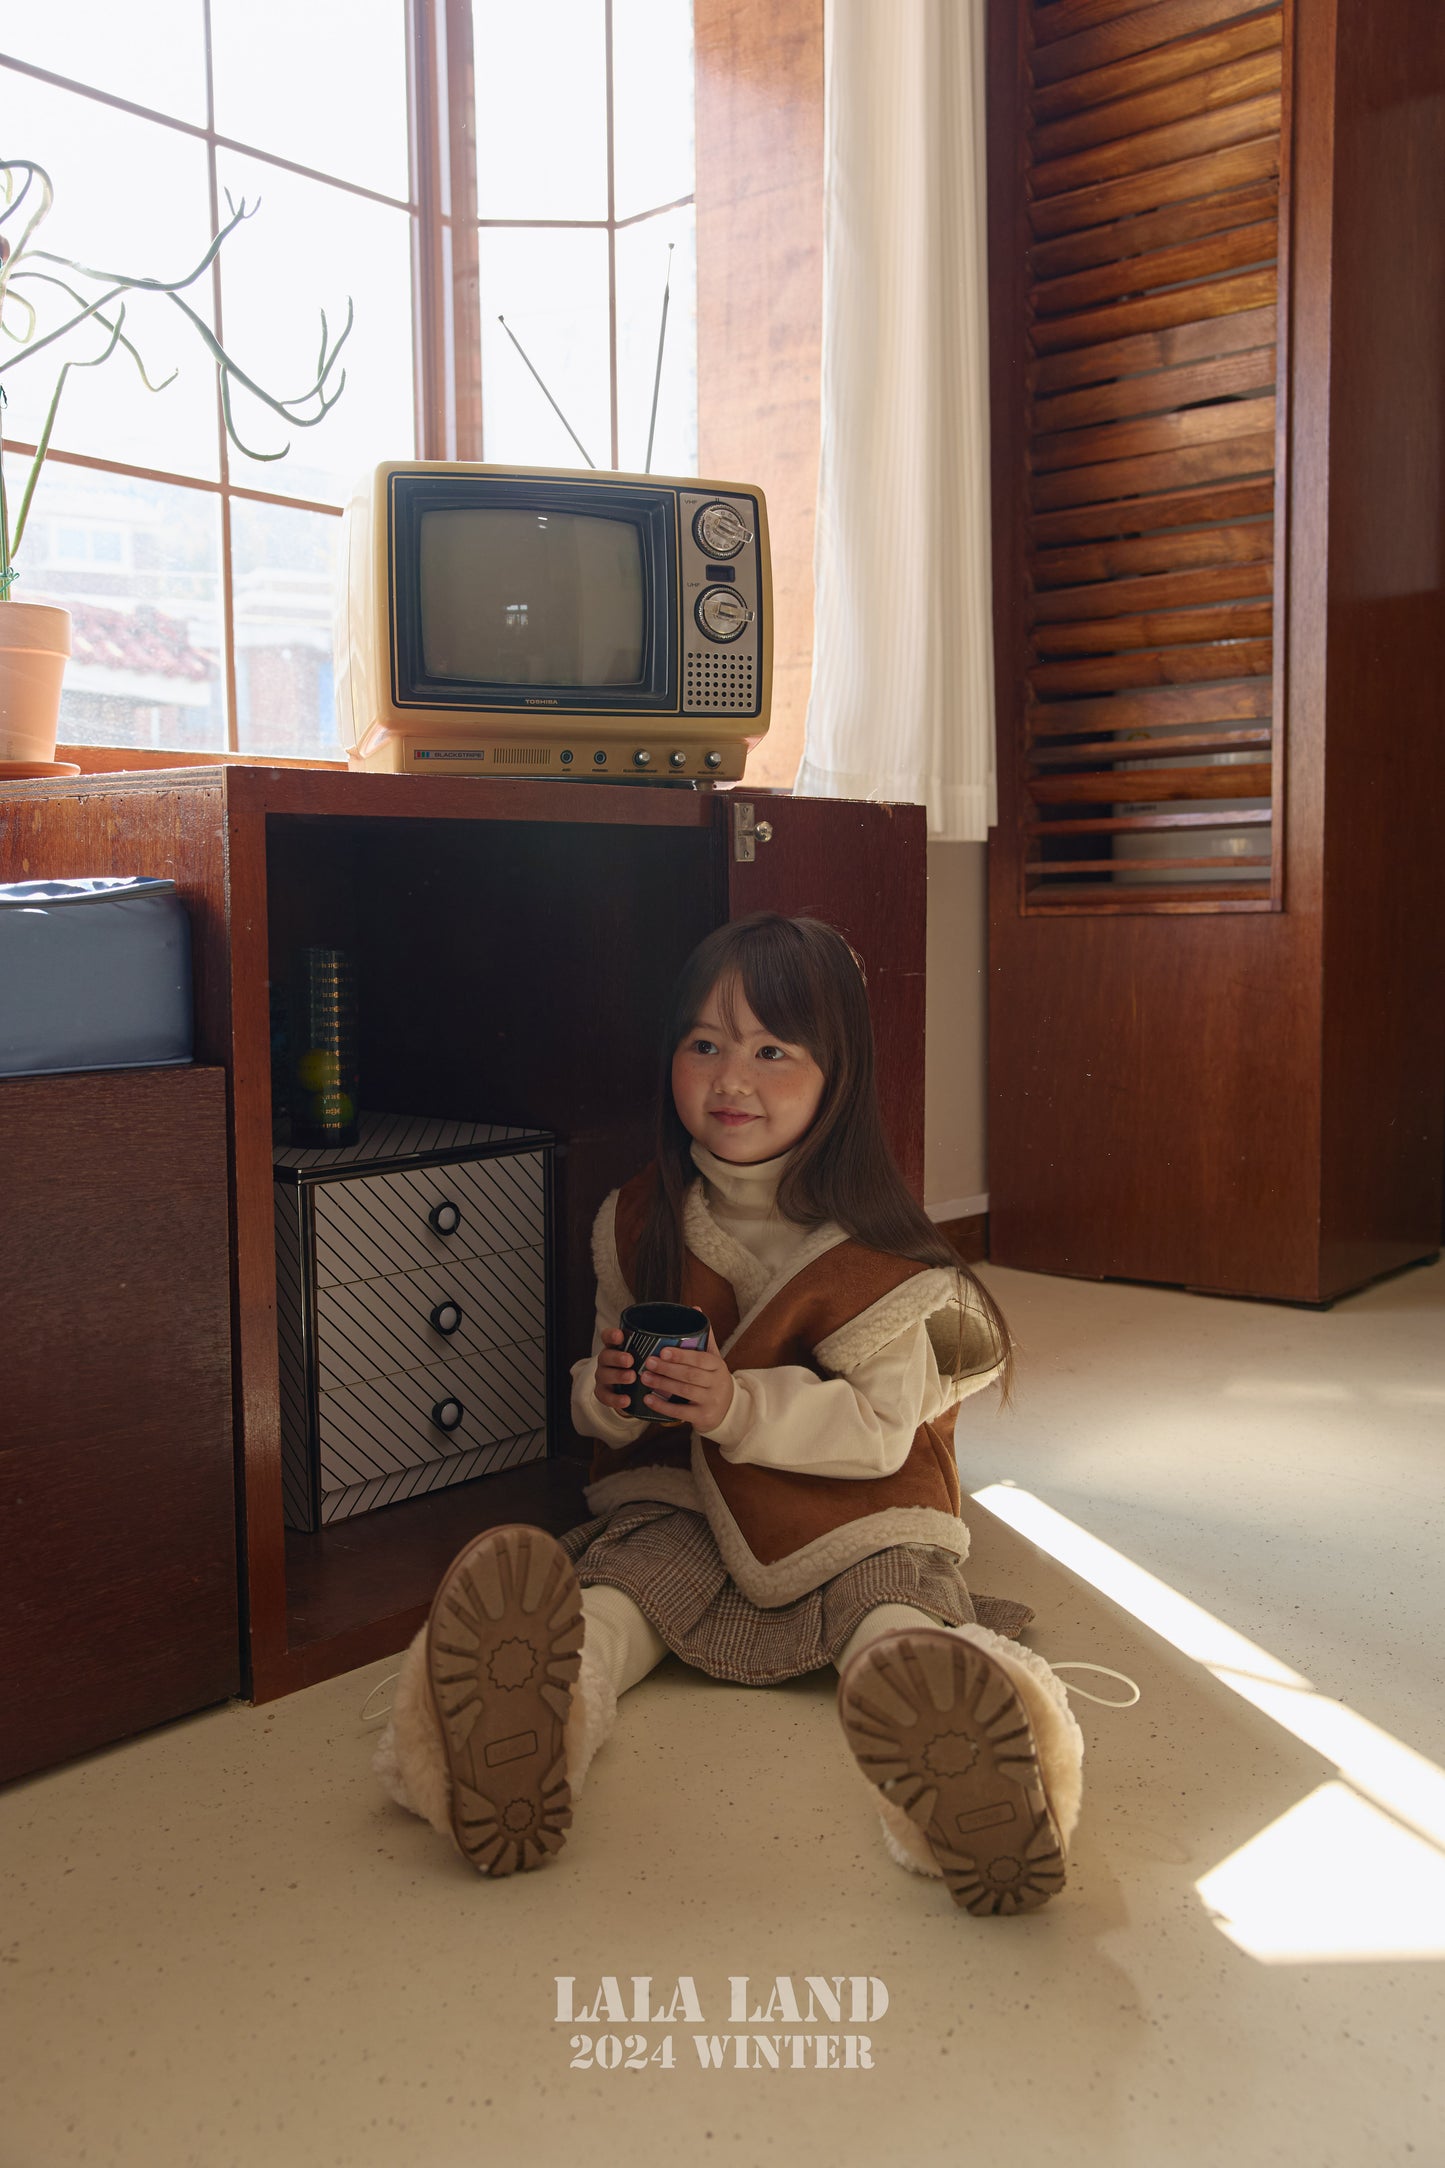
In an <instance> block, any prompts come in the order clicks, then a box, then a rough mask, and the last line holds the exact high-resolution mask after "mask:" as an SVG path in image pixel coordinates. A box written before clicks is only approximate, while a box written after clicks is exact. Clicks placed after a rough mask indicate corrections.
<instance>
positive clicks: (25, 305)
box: [0, 158, 354, 774]
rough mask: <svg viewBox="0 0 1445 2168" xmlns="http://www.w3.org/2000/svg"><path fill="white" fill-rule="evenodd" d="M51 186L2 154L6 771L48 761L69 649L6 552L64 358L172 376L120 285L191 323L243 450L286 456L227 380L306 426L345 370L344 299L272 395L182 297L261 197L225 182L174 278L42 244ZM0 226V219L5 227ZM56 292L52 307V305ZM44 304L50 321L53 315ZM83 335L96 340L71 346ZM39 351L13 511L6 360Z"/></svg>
mask: <svg viewBox="0 0 1445 2168" xmlns="http://www.w3.org/2000/svg"><path fill="white" fill-rule="evenodd" d="M54 194H55V192H54V188H53V187H52V184H51V180H50V176H49V174H48V173H47V172H46V170H45V168H44V167H43V166H41V165H38V164H36V162H35V161H34V160H33V159H30V158H12V159H0V767H8V768H9V770H10V772H11V773H12V774H13V773H14V771H15V766H16V765H18V764H25V765H28V766H34V767H37V768H44V767H46V766H48V765H50V764H51V763H52V762H53V759H54V754H55V740H56V734H57V730H58V727H59V718H60V694H61V685H62V680H63V677H64V672H65V663H66V658H67V657H68V655H69V653H70V612H69V611H68V610H64V609H59V608H56V607H55V606H53V605H51V604H49V603H42V602H25V601H17V600H16V599H15V596H14V593H13V589H14V586H15V582H16V580H17V578H18V576H19V575H18V573H17V570H16V557H17V554H18V552H19V550H20V546H21V543H22V541H23V539H24V535H25V523H26V520H27V519H28V518H29V515H30V508H31V505H32V503H33V502H34V498H35V485H36V483H37V481H38V480H39V478H40V470H41V468H42V467H43V465H44V463H45V455H46V453H47V452H48V451H49V449H50V439H51V436H52V434H53V432H54V428H55V417H56V414H57V412H58V411H59V407H60V399H61V394H62V393H63V391H64V390H65V384H66V379H67V378H68V376H69V375H70V372H71V370H72V369H97V368H100V367H101V366H102V365H103V364H104V363H106V362H108V361H109V360H111V358H112V357H113V356H114V355H116V354H118V353H124V354H127V355H129V357H130V359H131V360H132V361H133V362H134V363H135V366H136V368H137V369H138V370H139V371H140V377H141V382H142V383H143V384H144V385H145V387H146V389H147V391H155V392H159V391H164V390H165V388H166V385H167V384H170V383H173V382H174V380H175V373H176V372H175V371H172V373H171V375H170V376H168V377H164V378H162V380H161V381H160V383H158V384H157V383H152V381H151V378H150V375H149V373H148V371H147V369H146V365H145V362H144V359H143V358H142V356H141V354H140V352H139V350H138V348H137V347H136V346H135V344H134V342H133V341H132V340H131V339H130V338H129V337H128V336H127V335H126V330H125V316H126V303H125V296H126V295H127V294H130V293H138V292H144V293H152V294H163V295H164V296H165V297H166V298H167V300H169V301H171V302H173V303H174V304H175V306H176V307H177V308H178V309H179V310H180V311H181V313H182V315H183V316H185V318H186V319H187V321H188V322H189V323H190V324H191V325H192V326H193V327H194V329H195V332H196V335H197V337H198V338H199V339H200V341H201V343H202V345H203V346H204V347H205V348H206V350H207V352H208V353H209V355H210V357H211V359H212V361H213V362H214V363H215V365H216V368H217V370H218V372H219V375H220V386H221V413H222V418H223V420H224V422H225V427H226V434H227V435H228V436H229V438H230V439H231V442H232V443H233V444H234V445H235V446H236V447H237V449H238V450H239V451H242V452H244V453H246V455H247V456H248V457H249V458H251V459H284V458H285V456H286V453H287V452H288V451H289V450H290V445H289V443H287V444H283V445H282V447H281V449H280V450H279V451H275V452H262V451H257V450H255V449H254V448H253V447H252V446H250V445H248V444H246V443H244V442H243V441H242V439H241V437H240V436H239V434H238V433H237V429H236V424H235V419H234V416H233V413H232V387H233V385H235V384H240V385H243V386H244V387H245V389H246V390H247V391H248V392H250V393H252V394H253V396H254V397H255V398H257V399H259V400H260V401H261V403H262V404H263V405H264V406H267V407H269V408H270V409H271V411H272V412H273V413H274V414H279V415H280V416H281V417H282V418H283V420H285V421H286V422H288V423H290V424H291V425H292V426H294V427H296V428H300V429H314V428H315V426H316V424H317V423H318V422H319V421H321V420H323V419H324V417H325V416H326V415H327V414H328V413H329V412H330V410H331V408H332V407H333V406H334V405H335V404H336V401H337V400H338V399H339V398H340V396H341V393H342V390H343V389H344V387H345V384H346V371H345V370H344V369H343V370H342V371H341V372H340V374H339V375H337V376H335V378H334V381H333V374H334V372H335V369H336V362H337V357H338V355H339V354H340V352H341V349H342V347H343V346H344V345H345V344H346V340H347V338H348V336H349V335H350V332H351V326H352V320H353V314H354V312H353V309H352V304H351V302H350V301H349V300H348V302H347V305H346V322H345V324H344V326H343V327H342V329H341V331H340V332H339V333H338V334H337V336H336V337H335V338H334V339H333V338H332V337H331V335H330V332H329V330H328V327H327V322H326V312H325V310H324V309H323V310H322V312H321V353H320V359H319V361H318V364H317V371H316V377H315V381H314V382H313V383H312V384H311V386H310V388H309V389H308V390H306V391H304V392H302V393H301V395H300V396H299V397H298V398H294V399H276V398H273V397H272V395H271V394H270V392H268V391H266V390H264V389H263V388H262V386H261V385H260V384H258V383H256V381H255V380H254V378H252V377H250V376H248V375H247V374H246V372H245V370H244V369H242V368H241V367H240V366H239V365H238V364H237V363H236V362H235V361H234V360H233V359H232V357H231V356H230V354H228V353H227V351H226V349H225V348H224V347H223V346H222V345H221V343H220V341H219V340H218V339H217V338H216V336H215V334H214V333H213V332H212V330H211V328H210V326H209V324H207V323H206V322H205V320H204V318H203V317H201V316H200V315H198V314H197V312H196V310H195V309H193V308H192V307H191V305H190V303H189V302H188V301H187V300H186V299H185V295H186V292H187V289H188V288H190V287H192V286H194V285H195V283H196V281H197V279H199V278H200V277H201V276H202V274H203V273H204V272H206V271H208V270H209V269H210V266H211V265H212V263H213V262H214V261H215V259H216V256H217V255H218V253H219V252H220V250H221V248H222V247H223V246H224V244H225V242H226V241H227V239H228V238H229V237H230V235H231V234H233V233H234V232H235V230H236V228H237V226H239V225H240V223H241V221H242V219H245V218H250V217H253V216H254V214H255V212H256V211H257V210H258V209H259V208H260V206H259V204H252V205H250V206H249V207H248V205H247V203H246V201H245V199H244V197H243V198H242V199H241V201H240V202H239V203H237V202H236V201H235V200H234V198H233V197H232V196H231V195H230V194H229V193H228V194H227V197H226V204H227V208H228V209H229V211H230V214H231V215H230V217H229V219H228V220H227V221H226V223H225V225H224V226H222V228H221V230H220V232H219V233H217V234H214V235H213V236H212V237H211V240H210V242H209V244H208V246H207V248H206V250H205V253H204V255H203V256H202V257H201V260H200V262H199V263H198V264H196V265H195V266H194V268H193V269H192V270H189V271H187V272H186V273H185V275H184V276H183V277H181V278H178V279H157V278H144V277H141V276H140V275H138V274H136V273H132V272H128V271H109V270H100V269H96V268H93V267H92V266H90V265H87V264H81V263H77V262H75V261H74V259H72V258H70V257H66V256H57V255H55V254H54V253H53V252H52V251H51V250H49V249H45V248H41V247H40V246H39V245H38V244H37V241H36V235H37V233H38V232H39V229H40V227H41V225H42V224H43V222H44V220H45V219H46V217H47V216H48V215H49V212H50V208H51V205H52V203H53V201H54ZM6 227H9V228H10V231H9V232H8V233H7V232H6V231H4V229H5V228H6ZM57 300H58V301H59V307H58V310H57V309H55V307H54V304H55V303H56V302H57ZM43 303H44V304H50V305H51V308H50V310H49V311H48V312H47V311H45V310H43V309H42V306H41V305H40V304H43ZM52 315H56V316H58V319H59V320H58V321H51V320H50V317H51V316H52ZM87 340H89V341H90V342H91V344H92V346H93V349H94V350H93V351H88V352H86V351H76V349H77V348H78V347H80V346H81V345H82V342H84V341H87ZM42 355H43V356H47V357H48V361H47V362H46V363H45V364H44V366H47V367H48V366H51V365H53V364H58V367H57V369H56V375H55V381H54V387H53V389H52V391H51V396H50V403H49V405H48V407H47V408H46V412H45V420H44V423H43V425H42V427H41V430H40V436H39V440H38V442H37V444H36V446H35V449H34V451H33V453H31V454H30V455H29V464H28V466H27V467H26V469H25V473H24V478H23V482H22V484H21V487H20V491H19V495H18V498H17V501H16V505H15V510H14V516H13V520H12V516H11V510H10V501H9V497H8V495H7V491H6V486H5V469H4V422H5V383H6V379H7V378H8V377H9V376H10V374H11V373H12V371H14V370H15V369H17V368H20V367H22V366H25V365H27V364H28V365H31V366H33V365H35V364H36V363H37V361H38V359H39V357H41V356H42Z"/></svg>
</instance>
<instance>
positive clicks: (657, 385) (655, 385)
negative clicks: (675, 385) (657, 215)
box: [642, 241, 677, 474]
mask: <svg viewBox="0 0 1445 2168" xmlns="http://www.w3.org/2000/svg"><path fill="white" fill-rule="evenodd" d="M676 246H677V243H676V242H675V241H669V242H668V244H667V276H666V278H665V279H664V280H663V282H662V322H661V323H660V324H659V325H658V327H657V367H656V369H655V370H654V372H653V377H652V418H651V420H650V421H649V422H648V424H647V465H646V466H645V467H644V468H643V470H642V471H643V473H644V474H651V472H652V440H653V437H654V436H655V435H656V433H657V395H658V393H659V391H661V389H662V349H663V347H664V346H665V345H666V344H667V304H668V299H669V297H670V295H671V293H672V252H673V250H674V248H675V247H676Z"/></svg>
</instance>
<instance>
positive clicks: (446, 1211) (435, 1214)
mask: <svg viewBox="0 0 1445 2168" xmlns="http://www.w3.org/2000/svg"><path fill="white" fill-rule="evenodd" d="M427 1218H428V1220H429V1221H430V1222H431V1225H432V1227H433V1228H434V1229H435V1230H436V1232H437V1233H438V1234H439V1235H454V1234H455V1233H456V1231H457V1229H458V1228H459V1227H460V1226H461V1224H462V1208H461V1206H460V1205H459V1204H453V1203H452V1201H451V1198H450V1197H443V1198H442V1200H441V1202H440V1204H434V1205H433V1206H432V1208H431V1210H430V1212H428V1214H427Z"/></svg>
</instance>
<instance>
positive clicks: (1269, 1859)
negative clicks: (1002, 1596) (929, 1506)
mask: <svg viewBox="0 0 1445 2168" xmlns="http://www.w3.org/2000/svg"><path fill="white" fill-rule="evenodd" d="M973 1496H974V1498H975V1499H976V1500H977V1502H978V1504H979V1505H981V1506H985V1507H986V1508H987V1509H988V1511H989V1512H990V1513H992V1514H994V1515H995V1516H996V1517H997V1518H998V1519H999V1520H1001V1521H1005V1522H1007V1524H1008V1525H1009V1527H1011V1528H1014V1529H1016V1530H1017V1531H1018V1533H1019V1534H1020V1535H1021V1536H1024V1537H1025V1538H1026V1539H1027V1540H1028V1541H1029V1542H1030V1543H1034V1544H1037V1546H1038V1547H1039V1549H1040V1550H1042V1551H1046V1552H1047V1553H1048V1554H1049V1556H1050V1557H1052V1558H1055V1559H1057V1560H1058V1561H1059V1563H1060V1564H1061V1565H1063V1566H1066V1567H1067V1568H1068V1569H1069V1571H1070V1572H1072V1573H1075V1574H1077V1575H1078V1576H1079V1578H1080V1579H1081V1580H1083V1581H1087V1582H1088V1583H1089V1585H1090V1586H1091V1587H1093V1588H1097V1589H1098V1590H1099V1591H1100V1592H1101V1594H1103V1595H1105V1596H1107V1597H1109V1598H1110V1599H1111V1600H1112V1601H1113V1602H1115V1603H1117V1604H1119V1605H1120V1606H1121V1607H1122V1608H1123V1609H1124V1610H1126V1611H1128V1612H1129V1613H1130V1614H1131V1616H1133V1617H1134V1618H1137V1619H1138V1620H1139V1621H1140V1623H1141V1624H1142V1625H1145V1626H1147V1627H1149V1628H1150V1629H1151V1630H1152V1631H1153V1632H1155V1633H1157V1634H1158V1635H1160V1637H1161V1638H1162V1639H1163V1640H1165V1641H1168V1642H1169V1643H1170V1644H1171V1645H1172V1646H1173V1647H1174V1648H1177V1649H1179V1650H1180V1651H1181V1653H1182V1654H1184V1655H1186V1656H1190V1657H1193V1658H1194V1659H1195V1660H1196V1661H1197V1662H1198V1663H1200V1664H1202V1665H1203V1666H1204V1668H1205V1669H1206V1670H1207V1671H1209V1672H1211V1673H1212V1674H1213V1676H1214V1677H1215V1678H1216V1679H1218V1680H1219V1682H1220V1684H1221V1685H1223V1686H1227V1687H1228V1688H1229V1689H1230V1691H1231V1692H1232V1693H1236V1694H1238V1695H1239V1696H1240V1697H1241V1698H1242V1699H1243V1700H1245V1701H1248V1702H1249V1703H1251V1705H1252V1706H1253V1707H1254V1708H1256V1709H1259V1710H1260V1711H1261V1712H1262V1713H1263V1714H1264V1715H1265V1716H1268V1717H1270V1718H1271V1719H1272V1720H1273V1722H1275V1723H1276V1724H1278V1725H1280V1727H1281V1728H1282V1729H1283V1730H1285V1731H1287V1732H1289V1733H1290V1734H1291V1735H1292V1736H1293V1737H1294V1738H1296V1739H1298V1740H1300V1741H1301V1742H1302V1743H1303V1744H1304V1745H1306V1746H1308V1747H1310V1748H1312V1749H1313V1750H1314V1752H1315V1753H1317V1754H1320V1755H1322V1756H1323V1757H1324V1758H1325V1759H1326V1760H1327V1761H1332V1762H1333V1763H1334V1764H1335V1766H1336V1768H1337V1769H1338V1770H1339V1772H1340V1775H1341V1776H1342V1777H1343V1778H1344V1779H1346V1780H1347V1781H1346V1782H1345V1783H1337V1784H1326V1785H1323V1786H1321V1788H1320V1789H1319V1790H1318V1791H1316V1792H1313V1793H1311V1794H1310V1795H1309V1797H1308V1798H1306V1799H1303V1800H1301V1801H1300V1802H1299V1804H1298V1805H1297V1806H1295V1807H1292V1808H1291V1809H1290V1810H1289V1812H1288V1813H1287V1814H1284V1815H1282V1816H1281V1817H1280V1818H1279V1820H1278V1821H1276V1822H1274V1823H1272V1824H1271V1825H1270V1827H1269V1828H1268V1829H1265V1830H1262V1831H1261V1832H1260V1833H1259V1835H1258V1836H1257V1837H1253V1838H1251V1840H1250V1841H1249V1843H1248V1844H1246V1845H1243V1846H1241V1848H1240V1849H1239V1850H1238V1851H1237V1852H1235V1853H1233V1854H1232V1855H1231V1857H1230V1858H1229V1859H1227V1860H1224V1861H1222V1862H1221V1864H1220V1865H1219V1866H1218V1867H1215V1868H1212V1869H1211V1870H1210V1872H1209V1873H1208V1874H1206V1875H1205V1876H1203V1877H1202V1879H1201V1880H1200V1881H1199V1882H1198V1883H1197V1884H1196V1887H1197V1888H1198V1890H1199V1893H1200V1895H1201V1897H1202V1898H1203V1899H1204V1901H1205V1903H1206V1905H1207V1906H1208V1907H1209V1909H1210V1912H1211V1914H1212V1915H1213V1916H1214V1920H1215V1924H1216V1926H1218V1927H1219V1929H1220V1931H1221V1933H1223V1934H1226V1935H1227V1936H1228V1937H1229V1939H1230V1940H1231V1941H1232V1942H1234V1943H1235V1944H1237V1946H1238V1947H1239V1948H1240V1949H1242V1950H1246V1951H1248V1953H1249V1954H1250V1955H1251V1956H1253V1957H1257V1958H1258V1959H1259V1960H1260V1962H1261V1963H1266V1964H1283V1963H1290V1962H1295V1963H1299V1962H1312V1963H1323V1962H1332V1963H1347V1962H1363V1961H1367V1960H1368V1961H1375V1962H1378V1961H1381V1960H1388V1959H1399V1958H1401V1957H1412V1958H1445V1770H1442V1769H1441V1768H1439V1767H1438V1765H1437V1764H1436V1763H1434V1762H1432V1761H1430V1760H1429V1759H1428V1758H1427V1757H1426V1756H1425V1755H1423V1754H1418V1753H1416V1751H1415V1750H1414V1748H1413V1747H1408V1746H1406V1745H1405V1744H1404V1743H1403V1741H1401V1740H1399V1739H1396V1738H1393V1737H1392V1736H1391V1735H1390V1733H1389V1732H1387V1731H1382V1730H1381V1729H1380V1727H1379V1725H1377V1724H1372V1723H1371V1722H1370V1721H1369V1719H1368V1718H1367V1717H1363V1716H1361V1715H1359V1714H1358V1712H1357V1711H1356V1710H1354V1709H1351V1708H1348V1707H1346V1705H1345V1704H1344V1703H1343V1702H1341V1701H1335V1700H1332V1699H1331V1698H1330V1697H1329V1696H1327V1695H1324V1694H1317V1693H1316V1692H1315V1691H1314V1689H1313V1687H1312V1686H1311V1684H1310V1682H1309V1680H1308V1679H1306V1678H1302V1677H1301V1676H1300V1674H1299V1673H1298V1672H1296V1671H1291V1670H1290V1669H1289V1667H1288V1666H1287V1665H1285V1664H1282V1663H1281V1662H1280V1661H1279V1659H1278V1658H1277V1657H1275V1656H1271V1655H1270V1653H1269V1651H1268V1650H1267V1649H1261V1648H1259V1647H1258V1646H1257V1645H1256V1644H1255V1643H1254V1642H1252V1641H1247V1640H1246V1639H1245V1638H1244V1636H1243V1635H1242V1634H1238V1633H1236V1632H1235V1631H1234V1629H1233V1627H1231V1626H1226V1625H1225V1624H1224V1622H1223V1621H1222V1620H1221V1619H1217V1618H1215V1617H1214V1616H1213V1614H1212V1613H1211V1612H1208V1611H1206V1610H1204V1609H1203V1608H1202V1607H1201V1606H1200V1605H1199V1604H1196V1603H1192V1602H1191V1601H1190V1600H1189V1598H1188V1597H1187V1596H1181V1595H1180V1593H1179V1591H1178V1590H1177V1589H1173V1588H1171V1587H1170V1586H1169V1585H1168V1583H1167V1582H1165V1581H1161V1580H1160V1579H1159V1578H1158V1577H1157V1575H1155V1574H1152V1573H1148V1572H1146V1571H1145V1569H1144V1568H1143V1567H1142V1566H1137V1565H1135V1564H1134V1562H1133V1560H1132V1559H1129V1558H1126V1557H1125V1556H1124V1555H1123V1553H1122V1552H1120V1551H1116V1550H1114V1549H1112V1548H1111V1546H1110V1545H1108V1544H1107V1543H1101V1542H1100V1541H1099V1539H1098V1537H1097V1536H1091V1535H1090V1534H1089V1533H1088V1531H1087V1530H1086V1529H1083V1528H1080V1527H1079V1525H1078V1523H1077V1522H1076V1521H1071V1520H1069V1519H1068V1517H1067V1516H1066V1515H1065V1514H1062V1513H1059V1512H1057V1511H1056V1510H1055V1508H1054V1507H1053V1506H1050V1505H1047V1504H1046V1503H1045V1502H1044V1500H1043V1499H1041V1498H1037V1497H1035V1495H1034V1494H1033V1492H1032V1491H1026V1490H1021V1489H1019V1488H1018V1486H1017V1485H1016V1484H1013V1483H1008V1482H1003V1483H990V1484H987V1485H985V1487H984V1488H983V1489H982V1490H977V1491H975V1492H974V1493H973ZM1362 1795H1364V1796H1362ZM1381 1809H1383V1810H1384V1811H1383V1812H1382V1811H1381Z"/></svg>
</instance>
